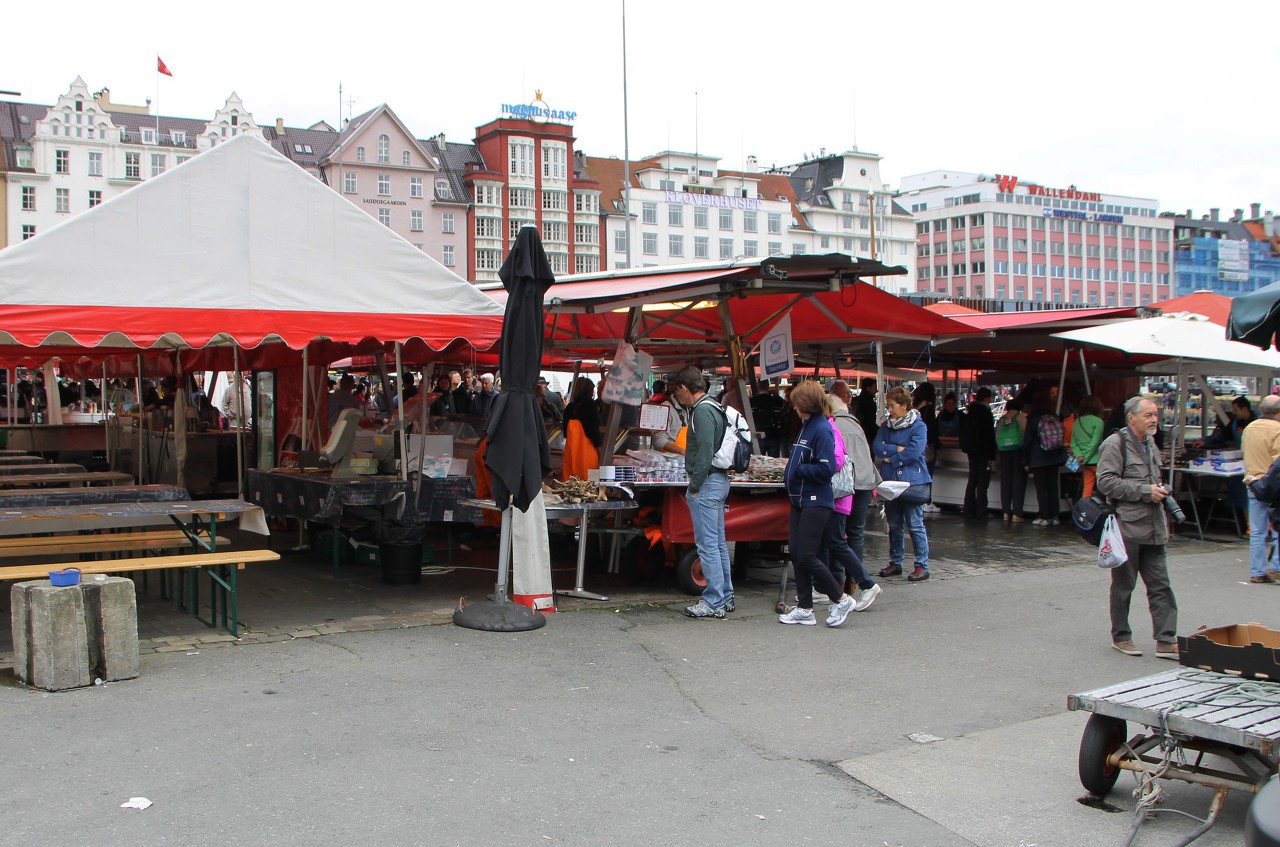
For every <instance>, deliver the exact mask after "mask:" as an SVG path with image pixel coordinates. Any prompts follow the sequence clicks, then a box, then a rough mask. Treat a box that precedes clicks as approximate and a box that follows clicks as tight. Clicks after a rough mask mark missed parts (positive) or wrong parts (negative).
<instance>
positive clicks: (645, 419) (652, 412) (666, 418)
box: [639, 403, 671, 432]
mask: <svg viewBox="0 0 1280 847" xmlns="http://www.w3.org/2000/svg"><path fill="white" fill-rule="evenodd" d="M670 420H671V407H670V406H668V405H667V404H666V403H663V404H662V405H660V406H659V405H657V404H654V403H645V404H644V405H643V406H641V407H640V427H639V428H640V429H642V430H648V431H650V432H664V431H666V428H667V424H668V422H670Z"/></svg>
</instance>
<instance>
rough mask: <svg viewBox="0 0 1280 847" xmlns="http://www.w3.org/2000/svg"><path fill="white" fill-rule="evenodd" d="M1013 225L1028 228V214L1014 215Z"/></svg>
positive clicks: (1015, 227)
mask: <svg viewBox="0 0 1280 847" xmlns="http://www.w3.org/2000/svg"><path fill="white" fill-rule="evenodd" d="M1013 227H1014V229H1026V228H1027V216H1026V215H1014V216H1013ZM1018 296H1022V295H1018Z"/></svg>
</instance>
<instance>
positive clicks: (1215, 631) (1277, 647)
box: [1178, 623, 1280, 680]
mask: <svg viewBox="0 0 1280 847" xmlns="http://www.w3.org/2000/svg"><path fill="white" fill-rule="evenodd" d="M1178 661H1179V662H1180V663H1181V664H1183V665H1186V666H1187V667H1190V668H1200V669H1201V670H1206V671H1217V672H1218V673H1227V674H1233V675H1235V676H1242V677H1247V678H1249V679H1269V680H1280V632H1277V631H1276V630H1274V629H1267V628H1266V627H1265V626H1263V625H1262V624H1257V623H1248V624H1231V625H1229V626H1216V627H1209V628H1206V627H1201V628H1200V629H1199V630H1198V631H1197V632H1196V633H1195V634H1193V635H1189V636H1183V635H1180V636H1178Z"/></svg>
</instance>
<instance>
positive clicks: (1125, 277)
mask: <svg viewBox="0 0 1280 847" xmlns="http://www.w3.org/2000/svg"><path fill="white" fill-rule="evenodd" d="M1133 277H1134V274H1133V271H1125V272H1123V273H1122V274H1120V281H1121V282H1133Z"/></svg>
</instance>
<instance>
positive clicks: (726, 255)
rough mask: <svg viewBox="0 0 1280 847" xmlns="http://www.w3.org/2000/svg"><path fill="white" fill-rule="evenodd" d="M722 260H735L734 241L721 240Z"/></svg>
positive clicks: (728, 239) (729, 239) (730, 239)
mask: <svg viewBox="0 0 1280 847" xmlns="http://www.w3.org/2000/svg"><path fill="white" fill-rule="evenodd" d="M720 258H721V259H732V258H733V239H732V238H722V239H720Z"/></svg>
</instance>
